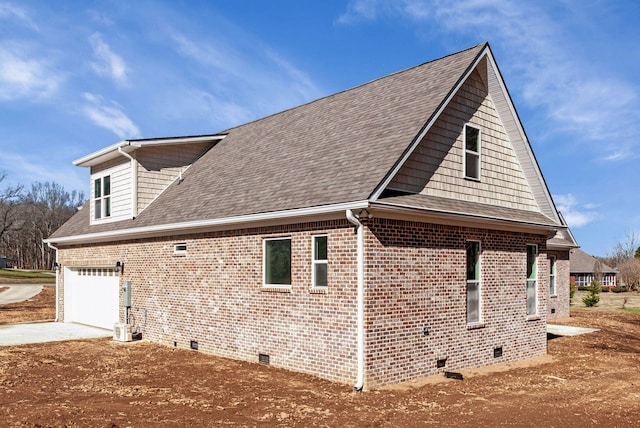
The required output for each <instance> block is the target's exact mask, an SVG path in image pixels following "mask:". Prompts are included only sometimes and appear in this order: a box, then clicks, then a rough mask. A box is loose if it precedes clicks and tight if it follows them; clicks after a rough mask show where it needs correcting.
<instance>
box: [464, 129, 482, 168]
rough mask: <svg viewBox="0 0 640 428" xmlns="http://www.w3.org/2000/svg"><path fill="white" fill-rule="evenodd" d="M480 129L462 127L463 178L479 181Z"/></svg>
mask: <svg viewBox="0 0 640 428" xmlns="http://www.w3.org/2000/svg"><path fill="white" fill-rule="evenodd" d="M480 134H481V132H480V128H476V127H474V126H471V125H469V124H466V125H464V177H465V178H470V179H472V180H480V141H481V138H480Z"/></svg>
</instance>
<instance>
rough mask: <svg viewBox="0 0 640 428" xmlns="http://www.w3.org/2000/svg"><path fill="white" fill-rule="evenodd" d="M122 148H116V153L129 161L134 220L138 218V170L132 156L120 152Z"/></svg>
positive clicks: (122, 151) (132, 215)
mask: <svg viewBox="0 0 640 428" xmlns="http://www.w3.org/2000/svg"><path fill="white" fill-rule="evenodd" d="M122 147H123V146H118V152H119V153H120V154H121V155H122V156H124V157H126V158H129V160H130V161H131V217H133V218H136V217H137V216H138V169H137V162H136V160H135V159H134V157H133V156H131V155H130V154H129V153H126V152H125V151H124V150H122Z"/></svg>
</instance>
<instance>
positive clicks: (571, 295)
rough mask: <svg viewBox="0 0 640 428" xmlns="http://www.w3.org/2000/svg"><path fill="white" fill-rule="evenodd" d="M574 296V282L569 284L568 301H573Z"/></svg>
mask: <svg viewBox="0 0 640 428" xmlns="http://www.w3.org/2000/svg"><path fill="white" fill-rule="evenodd" d="M575 295H576V283H575V281H570V282H569V301H571V300H573V296H575Z"/></svg>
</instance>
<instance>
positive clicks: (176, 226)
mask: <svg viewBox="0 0 640 428" xmlns="http://www.w3.org/2000/svg"><path fill="white" fill-rule="evenodd" d="M368 207H369V202H368V201H366V200H365V201H356V202H347V203H343V204H334V205H322V206H317V207H308V208H299V209H294V210H284V211H273V212H268V213H259V214H247V215H241V216H235V217H224V218H218V219H206V220H196V221H188V222H182V223H169V224H161V225H154V226H142V227H133V228H130V229H121V230H110V231H107V232H96V233H86V234H83V235H73V236H65V237H61V238H53V239H52V238H47V239H45V241H44V242H47V243H48V242H52V243H55V244H56V245H58V246H59V245H73V244H86V243H98V242H108V241H117V240H119V239H126V240H130V239H143V238H149V237H157V236H168V235H173V234H186V233H191V232H200V231H202V230H203V229H205V230H206V229H212V228H218V227H228V226H237V225H244V224H247V223H256V222H264V221H272V220H282V219H287V218H296V217H304V216H312V215H324V214H331V213H339V212H342V211H344V210H346V209H365V208H368Z"/></svg>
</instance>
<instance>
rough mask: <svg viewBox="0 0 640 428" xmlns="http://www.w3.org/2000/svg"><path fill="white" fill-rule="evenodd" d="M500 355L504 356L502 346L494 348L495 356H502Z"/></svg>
mask: <svg viewBox="0 0 640 428" xmlns="http://www.w3.org/2000/svg"><path fill="white" fill-rule="evenodd" d="M500 357H502V346H499V347H497V348H493V358H500Z"/></svg>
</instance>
